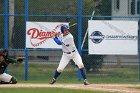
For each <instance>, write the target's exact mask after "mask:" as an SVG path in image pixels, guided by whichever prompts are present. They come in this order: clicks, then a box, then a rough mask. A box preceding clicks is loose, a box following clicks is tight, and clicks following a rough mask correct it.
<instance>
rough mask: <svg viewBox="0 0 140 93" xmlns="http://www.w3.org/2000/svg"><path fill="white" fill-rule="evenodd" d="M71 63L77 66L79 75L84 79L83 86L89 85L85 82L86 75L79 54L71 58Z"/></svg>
mask: <svg viewBox="0 0 140 93" xmlns="http://www.w3.org/2000/svg"><path fill="white" fill-rule="evenodd" d="M73 61H74V62H75V64H76V65H77V66H78V68H79V70H80V72H81V75H82V77H83V79H84V85H89V83H88V81H87V77H86V73H85V69H84V64H83V62H82V58H81V56H80V55H79V53H75V55H74V57H73Z"/></svg>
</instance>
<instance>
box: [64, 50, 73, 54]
mask: <svg viewBox="0 0 140 93" xmlns="http://www.w3.org/2000/svg"><path fill="white" fill-rule="evenodd" d="M73 52H75V50H73V51H72V52H64V53H66V54H71V53H73Z"/></svg>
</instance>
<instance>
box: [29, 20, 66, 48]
mask: <svg viewBox="0 0 140 93" xmlns="http://www.w3.org/2000/svg"><path fill="white" fill-rule="evenodd" d="M64 24H65V25H68V23H64V22H31V21H27V22H26V47H27V48H62V46H61V45H57V44H56V43H55V41H54V40H53V39H52V38H51V36H52V35H53V34H54V33H56V32H60V27H61V26H62V25H64Z"/></svg>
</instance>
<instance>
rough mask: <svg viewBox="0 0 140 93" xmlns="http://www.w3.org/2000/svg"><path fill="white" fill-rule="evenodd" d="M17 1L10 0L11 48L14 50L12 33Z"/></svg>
mask: <svg viewBox="0 0 140 93" xmlns="http://www.w3.org/2000/svg"><path fill="white" fill-rule="evenodd" d="M14 7H15V0H9V14H10V15H11V16H9V47H10V48H12V33H13V29H14V16H13V15H14V10H15V8H14Z"/></svg>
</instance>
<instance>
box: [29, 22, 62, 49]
mask: <svg viewBox="0 0 140 93" xmlns="http://www.w3.org/2000/svg"><path fill="white" fill-rule="evenodd" d="M62 25H63V24H60V25H57V26H56V27H55V28H54V29H53V30H50V31H43V30H40V29H38V28H30V29H29V30H28V31H27V35H28V36H30V43H31V45H32V46H34V47H37V46H39V45H41V44H43V43H45V42H46V40H48V39H49V38H51V36H52V35H53V34H55V33H56V31H57V30H58V29H60V27H61V26H62Z"/></svg>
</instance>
